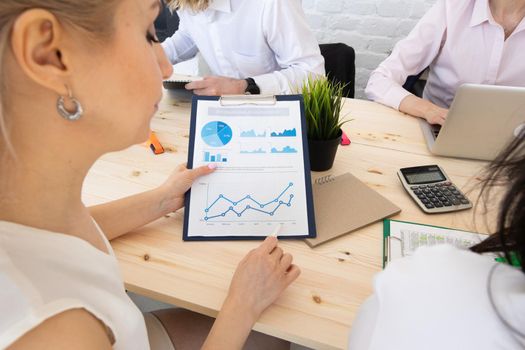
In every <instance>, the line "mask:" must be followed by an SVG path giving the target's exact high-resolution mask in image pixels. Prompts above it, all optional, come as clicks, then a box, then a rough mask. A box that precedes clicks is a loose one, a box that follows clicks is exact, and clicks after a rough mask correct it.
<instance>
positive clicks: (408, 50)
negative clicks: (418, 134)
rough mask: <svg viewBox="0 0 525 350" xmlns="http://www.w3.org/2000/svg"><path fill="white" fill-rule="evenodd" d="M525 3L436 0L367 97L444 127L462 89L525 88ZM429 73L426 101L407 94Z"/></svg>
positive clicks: (378, 74)
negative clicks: (411, 79)
mask: <svg viewBox="0 0 525 350" xmlns="http://www.w3.org/2000/svg"><path fill="white" fill-rule="evenodd" d="M524 16H525V0H513V1H509V0H460V1H458V0H437V2H436V3H435V5H434V6H433V7H432V8H431V9H430V10H429V11H428V12H427V13H426V14H425V16H423V18H422V19H421V20H420V21H419V23H418V24H417V25H416V26H415V28H414V29H413V30H412V31H411V32H410V34H409V35H408V36H407V37H406V38H405V39H403V40H401V41H399V42H398V43H397V44H396V46H395V47H394V50H393V51H392V54H391V55H390V56H389V57H388V58H387V59H386V60H384V61H383V62H382V63H381V64H380V65H379V67H378V68H377V69H376V70H375V71H374V72H372V75H371V76H370V80H369V81H368V85H367V87H366V94H367V96H368V98H370V99H371V100H373V101H377V102H380V103H382V104H385V105H387V106H390V107H392V108H395V109H398V110H399V111H401V112H404V113H407V114H410V115H412V116H415V117H420V118H424V119H426V120H427V121H428V122H429V123H430V124H443V123H444V122H445V119H446V118H447V114H448V109H449V108H450V105H451V103H452V100H453V99H454V95H455V94H456V90H457V89H458V87H459V86H460V85H461V84H464V83H474V84H489V85H508V86H525V64H523V62H525V50H523V47H524V46H525V21H524V19H523V18H524ZM427 67H429V68H430V69H429V75H428V79H427V83H426V85H425V90H424V92H423V98H419V97H417V96H415V95H412V94H411V93H410V92H408V91H407V90H405V89H403V84H404V83H405V81H406V79H407V77H408V76H410V75H416V74H419V73H420V72H421V71H423V70H424V69H425V68H427Z"/></svg>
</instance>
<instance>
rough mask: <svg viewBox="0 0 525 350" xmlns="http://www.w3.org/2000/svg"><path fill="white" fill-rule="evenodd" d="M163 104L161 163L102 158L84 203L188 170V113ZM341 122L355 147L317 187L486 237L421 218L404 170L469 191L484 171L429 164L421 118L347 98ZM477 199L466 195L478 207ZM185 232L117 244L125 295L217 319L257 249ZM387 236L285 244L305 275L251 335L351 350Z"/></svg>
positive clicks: (454, 220) (454, 219)
mask: <svg viewBox="0 0 525 350" xmlns="http://www.w3.org/2000/svg"><path fill="white" fill-rule="evenodd" d="M165 95H166V96H165V98H164V99H163V102H162V104H161V107H160V110H159V112H158V113H157V115H156V116H155V118H154V119H153V121H152V129H153V130H154V131H155V132H156V134H157V136H158V138H159V140H160V142H161V143H162V144H163V146H164V147H165V149H166V151H167V152H166V153H164V154H162V155H158V156H155V155H153V153H152V152H151V151H150V150H149V148H148V147H147V146H146V145H137V146H132V147H130V148H129V149H127V150H125V151H122V152H117V153H112V154H108V155H106V156H104V157H102V158H101V159H100V160H99V161H97V163H96V164H95V166H94V167H93V168H92V170H91V171H90V173H89V174H88V177H87V179H86V181H85V185H84V190H83V198H84V201H85V203H86V204H88V205H92V204H98V203H101V202H105V201H108V200H112V199H117V198H121V197H124V196H128V195H131V194H134V193H138V192H141V191H145V190H149V189H151V188H153V187H155V186H157V185H159V184H161V183H162V182H163V181H164V180H165V179H166V177H167V176H168V175H169V174H170V173H171V171H172V170H173V169H174V168H175V167H176V165H178V164H179V163H183V162H186V160H187V151H188V133H189V118H190V104H189V103H178V102H177V101H175V100H174V99H172V98H170V97H169V96H167V94H165ZM343 113H345V114H348V118H351V119H353V120H352V121H351V122H349V123H347V124H346V125H345V126H344V130H345V132H346V133H347V134H348V136H349V137H350V139H351V141H352V144H351V145H350V146H345V147H339V150H338V153H337V157H336V160H335V165H334V167H333V169H331V170H330V171H328V172H326V173H313V174H312V177H313V179H315V178H318V177H321V176H326V175H327V174H333V175H338V174H341V173H344V172H351V173H352V174H353V175H355V176H356V177H358V178H359V179H360V180H361V181H363V182H365V183H366V184H368V185H369V186H370V187H371V188H373V189H374V190H376V191H378V192H379V193H380V194H382V195H383V196H385V197H386V198H388V199H390V200H391V201H392V202H394V203H396V204H397V205H398V206H399V207H400V208H402V212H401V213H400V214H399V215H397V216H395V217H394V218H395V219H398V220H407V221H414V222H420V223H427V224H433V225H440V226H447V227H454V228H458V229H467V230H473V231H478V232H487V231H486V229H481V228H480V227H479V226H480V224H481V223H482V219H481V215H475V214H474V211H473V210H469V211H463V212H458V213H453V214H439V215H426V214H424V213H423V212H422V211H421V210H420V209H419V208H418V207H417V205H416V204H415V203H414V202H413V201H412V199H410V198H409V196H408V195H407V194H406V193H405V191H404V189H403V188H402V186H401V183H400V181H399V179H398V178H397V175H396V171H397V170H398V169H399V168H402V167H408V166H416V165H427V164H439V165H440V166H442V167H443V168H444V169H445V171H446V172H447V174H448V175H449V177H450V178H451V179H452V180H453V182H454V183H455V184H457V185H458V186H459V187H460V188H470V187H472V185H475V184H476V183H477V182H479V181H478V180H479V179H478V178H477V176H478V172H479V170H480V169H481V168H482V167H483V166H484V165H485V163H484V162H479V161H469V160H461V159H453V158H443V157H435V156H432V155H431V154H430V153H429V152H428V150H427V147H426V144H425V142H424V139H423V136H422V133H421V131H420V127H419V124H418V122H417V120H416V118H413V117H409V116H406V115H403V114H402V113H399V112H397V111H394V110H392V109H390V108H387V107H384V106H382V105H379V104H376V103H373V102H369V101H363V100H350V99H349V100H346V101H345V106H344V109H343ZM475 193H476V191H475V190H474V192H472V193H471V194H469V197H470V198H471V199H472V200H475V199H476V195H475ZM348 200H353V199H352V198H348ZM116 219H117V220H118V218H116ZM474 219H477V220H475V221H476V223H475V224H474ZM182 224H183V214H182V210H181V211H179V212H177V213H173V214H171V215H169V216H167V217H164V218H161V219H159V220H157V221H155V222H153V223H151V224H149V225H147V226H145V227H143V228H141V229H139V230H137V231H136V232H132V233H130V234H127V235H125V236H123V237H121V238H119V239H117V240H114V241H113V242H112V245H113V248H114V250H115V253H116V255H117V258H118V260H119V263H120V267H121V270H122V274H123V277H124V281H125V284H126V288H127V289H128V290H130V291H133V292H136V293H139V294H142V295H145V296H148V297H151V298H153V299H157V300H159V301H163V302H167V303H170V304H175V305H178V306H180V307H184V308H187V309H190V310H193V311H197V312H200V313H204V314H207V315H210V316H216V314H217V312H218V310H219V309H220V307H221V304H222V302H223V300H224V298H225V296H226V294H227V290H228V286H229V282H230V280H231V277H232V275H233V272H234V270H235V267H236V265H237V263H238V262H239V261H240V260H241V258H242V257H243V256H244V255H245V254H246V253H247V252H248V251H249V250H251V249H253V248H254V247H255V246H256V245H258V244H259V243H258V242H183V241H182ZM475 225H477V226H478V227H476V226H475ZM382 232H383V230H382V223H380V222H378V223H375V224H372V225H369V226H367V227H365V228H363V229H360V230H358V231H355V232H352V233H350V234H347V235H345V236H343V237H341V238H338V239H336V240H334V241H331V242H328V243H325V244H323V245H321V246H318V247H317V248H314V249H312V248H310V247H308V246H307V245H306V244H305V243H304V242H302V241H299V240H298V241H289V240H287V241H283V242H281V244H282V246H283V248H284V249H285V251H288V252H290V253H292V254H293V256H294V262H295V263H296V264H297V265H299V267H300V268H301V270H302V274H301V276H300V277H299V278H298V279H297V281H296V282H295V283H293V284H292V285H291V286H290V287H289V288H288V289H287V290H286V291H285V292H284V294H283V295H282V296H281V297H280V298H279V299H278V300H277V301H276V303H275V304H274V305H273V306H271V307H270V308H269V309H268V310H266V311H265V312H264V314H263V315H262V317H261V318H260V319H259V321H258V322H257V324H256V325H255V329H256V330H258V331H261V332H264V333H267V334H271V335H274V336H277V337H280V338H283V339H287V340H290V341H292V342H295V343H298V344H302V345H305V346H308V347H312V348H315V349H343V348H345V347H346V344H347V338H348V334H349V332H350V329H351V326H352V322H353V320H354V318H355V316H356V314H357V311H358V309H359V306H360V305H361V304H362V303H363V301H364V300H365V299H366V298H367V297H368V296H369V295H370V294H371V293H372V282H373V277H374V275H375V274H376V273H377V272H379V271H380V270H381V268H382V263H381V259H382Z"/></svg>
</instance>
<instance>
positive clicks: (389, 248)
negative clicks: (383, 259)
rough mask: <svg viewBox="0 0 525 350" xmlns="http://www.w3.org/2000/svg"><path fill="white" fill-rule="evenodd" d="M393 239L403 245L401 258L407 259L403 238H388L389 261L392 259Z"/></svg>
mask: <svg viewBox="0 0 525 350" xmlns="http://www.w3.org/2000/svg"><path fill="white" fill-rule="evenodd" d="M393 239H395V240H396V241H399V243H401V256H402V257H403V258H404V257H405V249H404V246H403V240H402V239H401V238H398V237H392V236H388V237H387V238H386V243H387V246H388V257H389V259H390V258H391V257H392V240H393Z"/></svg>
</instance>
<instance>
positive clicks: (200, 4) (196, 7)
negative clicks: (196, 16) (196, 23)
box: [166, 0, 213, 12]
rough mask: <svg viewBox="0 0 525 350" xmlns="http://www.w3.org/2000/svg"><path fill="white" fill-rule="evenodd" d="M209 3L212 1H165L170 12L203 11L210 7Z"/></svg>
mask: <svg viewBox="0 0 525 350" xmlns="http://www.w3.org/2000/svg"><path fill="white" fill-rule="evenodd" d="M210 1H213V0H167V1H166V3H167V4H168V6H169V7H170V9H172V10H176V9H181V10H186V9H189V10H191V11H194V12H199V11H204V10H206V9H207V8H208V6H210Z"/></svg>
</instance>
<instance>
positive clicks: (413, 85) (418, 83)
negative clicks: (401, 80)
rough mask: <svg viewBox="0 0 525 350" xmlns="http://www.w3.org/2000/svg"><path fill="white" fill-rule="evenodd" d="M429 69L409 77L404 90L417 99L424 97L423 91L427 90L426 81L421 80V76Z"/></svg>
mask: <svg viewBox="0 0 525 350" xmlns="http://www.w3.org/2000/svg"><path fill="white" fill-rule="evenodd" d="M427 69H428V68H425V69H424V70H423V71H422V72H421V73H419V74H417V75H410V76H408V77H407V80H406V81H405V84H403V88H404V89H405V90H407V91H409V92H411V93H413V94H414V95H416V96H417V97H423V90H425V85H426V83H427V81H426V80H424V79H420V78H421V75H423V73H425V72H426V71H427Z"/></svg>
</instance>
